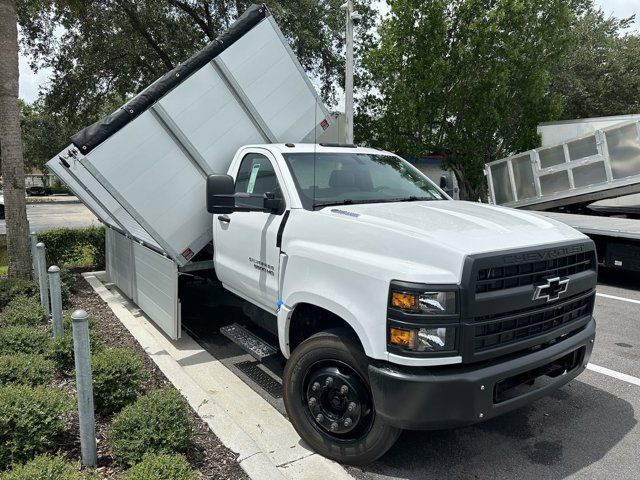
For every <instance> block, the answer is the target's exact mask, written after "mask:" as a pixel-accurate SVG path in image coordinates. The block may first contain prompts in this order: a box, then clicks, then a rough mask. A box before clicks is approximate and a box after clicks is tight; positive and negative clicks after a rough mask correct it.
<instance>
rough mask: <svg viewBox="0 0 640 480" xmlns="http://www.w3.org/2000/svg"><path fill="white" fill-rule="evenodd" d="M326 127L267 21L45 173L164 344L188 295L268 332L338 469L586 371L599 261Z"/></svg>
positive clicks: (236, 333)
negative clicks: (245, 316) (103, 240)
mask: <svg viewBox="0 0 640 480" xmlns="http://www.w3.org/2000/svg"><path fill="white" fill-rule="evenodd" d="M331 122H332V119H331V117H330V115H329V114H328V112H327V111H326V109H325V108H324V106H323V105H322V103H321V102H320V101H319V99H318V98H317V96H316V93H315V90H314V88H313V86H312V85H311V84H310V82H309V80H308V78H307V77H306V75H305V74H304V72H303V70H302V69H301V67H300V65H299V64H298V62H297V60H296V58H295V56H294V55H293V54H292V52H291V50H290V48H289V46H288V45H287V43H286V41H285V40H284V38H283V36H282V34H281V33H280V30H279V29H278V27H277V25H276V24H275V22H274V20H273V18H272V17H271V16H270V15H269V12H268V11H267V9H266V8H265V7H264V6H254V7H252V8H251V9H250V10H249V11H248V12H246V13H245V14H244V15H243V16H242V17H241V18H240V19H239V20H238V21H237V23H236V24H234V25H233V26H232V27H231V29H230V30H229V31H228V32H227V33H225V34H224V35H222V36H221V37H220V38H219V39H218V40H217V41H215V42H213V43H211V44H210V45H209V46H207V47H206V48H205V49H204V50H203V51H202V52H200V53H198V54H197V55H195V56H194V57H192V58H191V59H189V60H188V61H187V62H185V63H184V64H182V65H180V66H179V67H177V68H176V69H174V70H173V71H172V72H169V73H168V74H167V75H165V76H164V77H162V78H161V79H159V80H158V81H156V82H155V83H154V84H152V85H151V86H150V87H149V88H148V89H147V90H145V91H144V92H142V93H141V94H140V95H138V96H137V97H135V98H134V99H133V100H132V101H130V102H129V103H127V104H126V105H125V106H123V107H122V108H121V109H120V110H118V111H117V112H115V113H114V114H113V115H111V116H110V117H108V118H106V119H104V120H103V121H101V122H98V123H97V124H95V125H93V126H91V127H88V128H87V129H85V130H83V131H81V132H79V133H78V134H76V135H75V136H74V137H73V138H72V141H73V143H72V145H70V146H69V148H67V149H65V150H64V151H63V152H61V153H60V155H59V156H57V157H56V158H54V159H52V160H51V161H50V162H49V163H48V165H49V167H50V168H51V170H53V171H54V172H55V173H56V174H57V175H58V176H60V178H61V179H62V180H63V181H64V182H65V183H67V184H68V185H69V187H70V188H71V189H72V190H73V191H74V192H75V193H76V194H77V195H78V197H79V198H81V199H82V200H83V201H84V202H85V204H86V205H87V206H88V207H89V208H90V209H91V210H92V211H93V212H94V213H95V214H96V215H97V216H98V218H100V219H101V220H102V222H103V223H104V224H105V226H106V228H107V273H108V274H109V276H110V278H111V280H112V281H113V282H114V283H115V284H116V285H117V286H118V287H119V288H120V289H121V290H122V291H123V292H124V293H125V294H126V295H127V296H129V297H130V298H132V299H133V301H134V302H136V303H137V304H138V305H139V306H140V308H141V309H142V310H144V311H145V312H146V313H147V315H148V316H149V317H150V318H152V319H153V321H154V322H155V323H156V324H157V325H158V327H159V328H161V329H162V330H163V331H165V332H166V333H167V335H169V336H170V337H172V338H177V337H179V335H180V331H181V325H180V321H181V318H180V310H181V305H180V291H179V282H178V278H179V276H180V275H182V274H187V273H188V274H189V275H206V276H209V277H211V276H214V275H215V277H216V278H217V280H218V281H219V282H220V283H221V284H222V285H223V286H224V288H225V289H227V290H228V291H230V292H232V293H233V294H235V295H237V296H238V297H240V298H241V299H243V301H245V302H247V303H248V304H252V305H254V306H257V307H259V309H260V310H261V311H263V312H264V315H263V321H262V322H261V326H262V327H263V328H265V329H267V330H269V331H271V332H273V333H274V334H275V335H276V338H277V339H278V345H277V346H276V347H277V349H278V350H279V351H280V352H281V354H282V355H283V356H284V357H285V358H287V359H288V361H287V364H286V367H285V371H284V376H283V390H284V401H285V406H286V410H287V413H288V415H289V418H290V420H291V422H292V423H293V425H294V427H295V428H296V430H297V431H298V432H299V433H300V435H301V437H302V438H303V439H304V441H305V442H307V444H309V445H310V446H311V447H313V448H314V449H315V450H316V451H318V452H319V453H321V454H323V455H325V456H327V457H330V458H333V459H336V460H338V461H341V462H344V463H350V464H364V463H368V462H371V461H373V460H375V459H376V458H378V457H379V456H381V455H382V454H384V452H386V451H387V450H388V449H389V448H390V447H391V446H392V445H393V443H394V442H395V440H396V439H397V437H398V435H399V433H400V431H401V429H403V428H409V429H437V428H445V427H451V426H457V425H466V424H472V423H475V422H479V421H484V420H488V419H491V418H493V417H495V416H497V415H500V414H503V413H505V412H508V411H511V410H513V409H516V408H518V407H520V406H522V405H525V404H527V403H529V402H531V401H533V400H535V399H537V398H540V397H541V396H543V395H547V394H549V393H550V392H552V391H554V390H556V389H557V388H559V387H561V386H562V385H564V384H566V383H567V382H568V381H570V380H571V379H573V378H574V377H576V376H577V375H578V374H579V373H581V372H582V371H583V370H584V368H585V367H586V365H587V362H588V360H589V356H590V354H591V350H592V346H593V341H594V337H595V321H594V319H593V317H592V311H593V305H594V295H595V285H596V259H595V252H594V245H593V242H592V241H590V240H589V239H588V238H587V237H585V236H584V235H582V234H581V233H579V232H577V231H576V230H574V229H572V228H570V227H567V226H565V225H563V224H561V223H558V222H555V221H553V220H548V219H544V218H540V217H538V216H535V215H532V214H529V213H525V212H520V211H516V210H511V209H507V208H501V207H494V206H488V205H480V204H474V203H467V202H457V201H453V200H451V199H450V198H449V197H448V196H447V195H446V194H445V193H444V192H443V191H442V190H440V189H439V188H438V187H437V186H435V185H434V184H433V183H432V182H431V181H429V180H428V179H427V178H426V177H425V176H424V175H423V174H421V173H420V172H419V171H418V170H417V169H416V168H414V167H412V166H411V165H410V164H408V163H407V162H405V161H404V160H403V159H401V158H399V157H397V156H396V155H394V154H392V153H389V152H384V151H379V150H375V149H370V148H359V147H354V146H350V145H348V146H339V145H328V144H323V143H316V138H321V136H322V134H323V132H324V131H325V130H327V129H328V128H329V127H330V125H331ZM216 320H217V319H215V318H213V319H211V322H212V327H211V328H216V327H215V324H216ZM225 333H226V334H227V335H228V336H229V337H231V338H234V339H235V340H236V341H237V342H238V343H239V344H243V345H245V347H247V348H249V349H251V350H252V353H253V354H254V355H255V356H256V357H257V358H262V357H263V356H265V355H269V354H270V353H272V352H275V350H276V349H275V348H273V346H270V345H265V344H264V342H262V343H261V340H260V339H259V338H258V337H256V336H254V335H252V334H251V332H249V331H247V330H246V329H244V328H242V327H239V326H231V327H230V328H226V329H225ZM245 340H248V341H245ZM243 342H244V343H243ZM248 344H251V345H248Z"/></svg>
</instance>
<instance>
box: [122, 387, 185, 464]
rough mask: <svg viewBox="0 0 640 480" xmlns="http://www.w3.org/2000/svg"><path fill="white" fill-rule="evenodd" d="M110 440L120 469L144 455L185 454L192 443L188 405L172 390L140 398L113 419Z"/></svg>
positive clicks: (158, 391)
mask: <svg viewBox="0 0 640 480" xmlns="http://www.w3.org/2000/svg"><path fill="white" fill-rule="evenodd" d="M109 438H110V443H111V447H112V449H113V456H114V458H115V459H116V461H117V462H118V463H120V464H123V465H127V464H132V463H135V462H138V461H140V460H141V459H142V457H143V456H144V454H145V453H176V452H184V451H185V450H186V449H187V448H188V447H189V445H191V443H192V440H193V427H192V424H191V418H190V417H189V410H188V407H187V403H186V402H185V400H184V398H182V395H180V393H179V392H178V391H177V390H175V389H173V388H165V389H162V390H157V391H155V392H152V393H150V394H149V395H145V396H144V397H140V398H139V399H138V400H136V402H135V403H133V404H131V405H129V406H127V407H124V409H122V411H121V412H120V413H117V414H116V415H115V416H114V418H113V422H112V424H111V429H110V430H109Z"/></svg>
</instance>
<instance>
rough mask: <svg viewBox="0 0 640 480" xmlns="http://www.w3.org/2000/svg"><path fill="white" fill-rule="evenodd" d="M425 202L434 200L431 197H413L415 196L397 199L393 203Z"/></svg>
mask: <svg viewBox="0 0 640 480" xmlns="http://www.w3.org/2000/svg"><path fill="white" fill-rule="evenodd" d="M425 200H435V198H433V197H415V196H413V195H412V196H410V197H404V198H397V199H395V200H394V201H395V202H423V201H425Z"/></svg>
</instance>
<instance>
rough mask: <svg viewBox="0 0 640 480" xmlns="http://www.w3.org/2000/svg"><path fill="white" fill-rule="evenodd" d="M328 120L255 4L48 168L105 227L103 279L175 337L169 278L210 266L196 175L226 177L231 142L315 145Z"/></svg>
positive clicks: (175, 306) (202, 180)
mask: <svg viewBox="0 0 640 480" xmlns="http://www.w3.org/2000/svg"><path fill="white" fill-rule="evenodd" d="M332 124H333V119H332V117H331V116H330V114H329V112H328V111H327V110H326V108H325V107H324V105H323V104H322V101H321V100H320V99H319V98H318V96H317V93H316V91H315V88H314V87H313V85H312V84H311V82H310V81H309V78H308V77H307V76H306V74H305V72H304V70H303V69H302V67H301V65H300V63H299V62H298V60H297V58H296V57H295V55H294V54H293V52H292V51H291V48H290V47H289V45H288V43H287V41H286V39H285V38H284V36H283V35H282V32H281V31H280V29H279V28H278V26H277V24H276V23H275V21H274V19H273V17H272V16H271V15H270V14H269V11H268V9H267V8H266V7H265V6H264V5H254V6H252V7H251V8H250V9H249V10H248V11H247V12H245V14H244V15H242V16H241V17H240V18H239V19H238V20H237V21H236V23H234V24H233V26H232V27H231V28H230V29H229V30H228V31H227V32H225V33H224V34H223V35H221V36H220V37H218V39H216V40H215V41H213V42H211V43H210V44H209V45H207V46H206V47H205V48H204V49H203V50H202V51H200V52H198V53H197V54H196V55H194V56H193V57H191V58H190V59H188V60H187V61H186V62H184V63H182V64H180V65H179V66H177V67H176V68H175V69H173V70H172V71H171V72H169V73H167V74H166V75H164V76H163V77H161V78H160V79H158V80H157V81H155V82H154V83H153V84H152V85H150V86H149V87H148V88H147V89H146V90H144V91H143V92H142V93H140V94H139V95H137V96H136V97H135V98H133V99H132V100H131V101H129V102H128V103H127V104H126V105H124V106H122V107H121V108H120V109H118V110H117V111H116V112H114V113H113V114H111V115H110V116H108V117H107V118H105V119H103V120H101V121H99V122H97V123H96V124H94V125H91V126H90V127H87V128H85V129H84V130H82V131H80V132H78V133H77V134H76V135H74V136H73V137H72V144H71V145H70V146H69V147H68V148H66V149H65V150H63V151H62V152H60V154H58V155H56V156H55V157H54V158H53V159H51V160H50V161H49V162H48V163H47V166H48V168H49V169H50V170H51V171H53V172H54V173H55V174H56V175H57V176H58V177H60V179H61V180H62V181H63V182H64V183H66V184H67V185H68V186H69V188H70V189H71V190H72V191H73V192H74V193H75V194H76V195H77V196H78V198H80V200H81V201H82V202H83V203H84V204H85V205H86V206H87V207H88V208H89V209H90V210H91V211H92V212H93V213H94V214H95V215H96V216H97V217H98V218H99V219H100V220H101V221H102V222H103V223H104V224H105V226H107V227H108V228H107V233H106V243H107V248H106V253H107V258H106V263H107V274H108V276H109V278H110V279H111V281H112V282H114V283H115V284H116V285H117V286H118V288H120V290H121V291H122V292H123V293H125V294H126V295H127V296H128V297H129V298H131V299H132V300H133V301H134V302H136V303H137V304H138V306H139V307H140V308H142V310H144V312H145V313H146V314H147V315H148V316H149V317H150V318H152V319H153V320H154V322H155V323H156V324H157V325H158V327H160V328H161V329H162V330H163V331H164V332H166V333H167V335H168V336H170V337H171V338H174V339H175V338H178V337H179V336H180V316H181V312H180V300H179V296H178V277H179V275H180V274H181V273H183V272H189V271H193V270H202V269H207V268H212V267H213V257H212V255H211V250H210V249H206V247H207V246H208V245H209V244H210V242H211V241H212V236H213V227H212V218H211V214H209V213H208V212H207V210H206V204H205V186H206V178H207V176H208V175H209V174H213V173H226V172H227V169H228V166H229V164H230V163H231V161H232V160H233V157H234V155H235V153H236V151H237V150H238V149H239V148H240V147H241V146H244V145H247V144H255V143H288V142H292V143H301V142H315V141H316V140H321V139H322V138H323V134H330V133H332V132H333V134H335V132H334V131H335V128H331V127H332ZM201 251H202V252H203V253H202V254H201V255H198V253H199V252H201ZM196 260H197V261H196Z"/></svg>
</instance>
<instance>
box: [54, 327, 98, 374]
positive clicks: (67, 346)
mask: <svg viewBox="0 0 640 480" xmlns="http://www.w3.org/2000/svg"><path fill="white" fill-rule="evenodd" d="M89 347H90V349H91V355H95V354H97V353H98V352H100V351H101V350H102V348H103V346H102V337H100V334H98V332H95V331H93V330H91V329H90V330H89ZM46 355H47V357H48V358H49V359H51V360H53V361H54V362H55V364H56V367H57V369H58V371H60V372H70V371H71V370H73V368H74V356H73V331H72V330H71V324H70V323H69V324H68V326H66V325H65V327H64V333H63V334H62V335H60V336H59V337H55V338H51V339H50V340H49V346H48V349H47V351H46Z"/></svg>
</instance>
